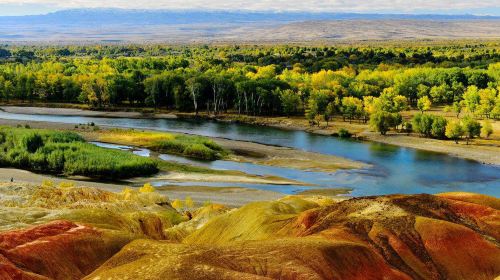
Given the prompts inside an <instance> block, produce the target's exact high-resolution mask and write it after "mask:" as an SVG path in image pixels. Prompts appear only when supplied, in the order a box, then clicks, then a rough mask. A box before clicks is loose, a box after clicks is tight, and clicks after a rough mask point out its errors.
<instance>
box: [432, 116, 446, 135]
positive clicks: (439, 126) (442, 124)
mask: <svg viewBox="0 0 500 280" xmlns="http://www.w3.org/2000/svg"><path fill="white" fill-rule="evenodd" d="M447 124H448V121H447V120H446V119H445V118H443V117H441V116H437V117H434V119H433V121H432V127H431V135H432V137H434V138H437V139H444V138H445V137H446V125H447Z"/></svg>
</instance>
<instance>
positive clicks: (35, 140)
mask: <svg viewBox="0 0 500 280" xmlns="http://www.w3.org/2000/svg"><path fill="white" fill-rule="evenodd" d="M21 145H23V147H24V148H25V149H26V151H28V152H29V153H34V152H36V150H38V149H39V148H40V147H42V146H43V139H42V136H40V135H39V134H37V133H33V134H26V135H24V136H23V138H22V139H21Z"/></svg>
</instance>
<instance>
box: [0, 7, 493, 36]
mask: <svg viewBox="0 0 500 280" xmlns="http://www.w3.org/2000/svg"><path fill="white" fill-rule="evenodd" d="M375 22H376V23H375ZM0 26H1V27H2V28H0V43H2V42H5V43H8V42H40V41H41V42H88V41H92V42H157V43H160V42H161V43H165V42H175V43H186V42H254V43H258V42H263V41H265V42H274V41H279V42H303V41H315V40H326V41H331V40H388V39H420V38H431V39H435V38H500V31H499V30H500V28H499V26H500V16H477V15H439V14H427V15H420V14H418V15H417V14H356V13H312V12H251V11H199V10H185V11H179V10H177V11H172V10H124V9H75V10H64V11H59V12H54V13H49V14H46V15H32V16H3V17H0Z"/></svg>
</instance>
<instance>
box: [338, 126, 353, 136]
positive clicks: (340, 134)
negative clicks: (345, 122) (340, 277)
mask: <svg viewBox="0 0 500 280" xmlns="http://www.w3.org/2000/svg"><path fill="white" fill-rule="evenodd" d="M351 136H352V134H351V133H350V132H349V130H347V129H345V128H341V129H340V130H339V137H340V138H351Z"/></svg>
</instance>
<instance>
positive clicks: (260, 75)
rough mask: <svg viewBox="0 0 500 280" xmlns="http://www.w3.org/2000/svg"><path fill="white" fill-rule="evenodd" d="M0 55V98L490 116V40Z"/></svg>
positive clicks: (497, 101)
mask: <svg viewBox="0 0 500 280" xmlns="http://www.w3.org/2000/svg"><path fill="white" fill-rule="evenodd" d="M6 52H8V53H9V54H10V56H13V57H14V58H13V59H11V58H6V59H4V60H2V61H3V62H2V63H1V64H0V98H2V99H4V100H24V101H35V100H36V101H49V102H78V103H85V104H88V105H89V106H91V107H94V108H104V107H111V106H118V105H126V106H148V107H154V108H166V109H170V110H179V111H188V112H199V111H206V112H208V113H210V114H219V113H222V112H236V113H240V114H247V115H288V116H289V115H302V114H305V115H306V116H307V117H308V118H309V120H310V121H311V124H319V123H320V122H322V121H326V122H328V121H329V120H330V119H331V118H332V117H333V116H341V117H343V118H345V119H346V120H348V121H353V120H361V121H364V122H367V121H368V120H369V119H370V116H375V114H378V115H377V116H376V118H374V119H381V120H386V123H384V124H383V125H382V126H384V127H385V126H389V127H393V126H397V125H401V121H400V116H399V115H398V114H399V113H400V112H401V111H403V110H407V109H408V108H411V107H414V108H417V107H418V108H419V109H421V111H422V112H424V111H425V110H428V109H429V108H428V107H430V105H431V104H434V105H446V106H448V109H449V110H453V111H456V112H458V114H460V112H461V111H462V110H467V111H468V112H469V113H471V114H474V115H475V116H478V117H485V118H499V117H500V97H499V94H498V86H499V80H500V62H499V61H500V57H499V53H498V45H496V44H494V43H491V44H489V45H488V44H483V45H481V44H478V45H445V46H432V47H410V46H408V47H393V48H390V47H372V48H371V47H341V48H334V47H326V48H319V47H237V46H233V47H178V48H173V47H162V46H144V47H133V46H130V47H126V46H98V47H85V46H78V47H77V46H74V47H66V48H56V47H44V48H42V47H31V48H30V47H16V48H14V47H12V48H11V49H9V50H4V52H3V53H4V57H5V56H6V55H5V53H6ZM0 53H1V51H0ZM27 53H28V54H27ZM101 55H102V56H104V58H101V57H95V56H101ZM114 55H116V56H118V57H116V58H113V56H114ZM126 56H136V57H126ZM458 66H459V67H458ZM387 120H389V121H387ZM374 126H377V125H374Z"/></svg>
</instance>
